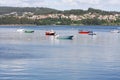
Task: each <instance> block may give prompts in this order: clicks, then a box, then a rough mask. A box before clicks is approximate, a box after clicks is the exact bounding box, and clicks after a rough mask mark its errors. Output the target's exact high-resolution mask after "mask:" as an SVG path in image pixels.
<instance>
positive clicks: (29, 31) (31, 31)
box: [24, 30, 34, 33]
mask: <svg viewBox="0 0 120 80" xmlns="http://www.w3.org/2000/svg"><path fill="white" fill-rule="evenodd" d="M24 32H25V33H34V31H33V30H25V31H24Z"/></svg>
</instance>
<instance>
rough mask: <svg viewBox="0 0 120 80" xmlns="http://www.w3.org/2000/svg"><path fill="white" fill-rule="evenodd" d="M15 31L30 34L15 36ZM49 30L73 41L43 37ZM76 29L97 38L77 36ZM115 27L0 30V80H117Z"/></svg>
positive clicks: (119, 60)
mask: <svg viewBox="0 0 120 80" xmlns="http://www.w3.org/2000/svg"><path fill="white" fill-rule="evenodd" d="M18 28H24V29H32V30H34V31H35V32H34V33H31V34H29V33H19V32H16V30H17V29H18ZM50 29H53V30H55V31H56V33H57V34H60V35H74V39H73V40H58V39H55V38H54V37H53V36H45V31H46V30H50ZM79 29H85V30H92V31H94V32H96V34H97V35H95V36H91V35H82V34H78V30H79ZM113 29H120V28H119V26H84V27H79V26H31V27H24V26H19V27H18V26H14V27H12V26H1V27H0V80H120V33H110V31H111V30H113Z"/></svg>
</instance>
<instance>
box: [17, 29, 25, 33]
mask: <svg viewBox="0 0 120 80" xmlns="http://www.w3.org/2000/svg"><path fill="white" fill-rule="evenodd" d="M24 31H25V30H24V29H17V32H24Z"/></svg>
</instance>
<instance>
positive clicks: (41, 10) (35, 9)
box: [0, 7, 120, 15]
mask: <svg viewBox="0 0 120 80" xmlns="http://www.w3.org/2000/svg"><path fill="white" fill-rule="evenodd" d="M11 12H17V14H19V15H22V13H23V12H32V13H34V14H35V15H40V14H51V13H53V14H55V13H63V14H75V15H81V14H85V13H89V12H92V13H99V14H102V15H104V14H115V13H120V12H114V11H103V10H99V9H93V8H89V9H88V10H82V9H72V10H64V11H60V10H56V9H51V8H44V7H0V15H3V14H9V13H11Z"/></svg>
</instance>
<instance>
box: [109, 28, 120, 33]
mask: <svg viewBox="0 0 120 80" xmlns="http://www.w3.org/2000/svg"><path fill="white" fill-rule="evenodd" d="M110 32H112V33H120V30H117V29H115V30H111V31H110Z"/></svg>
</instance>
